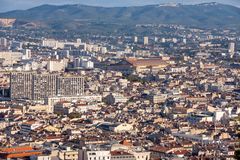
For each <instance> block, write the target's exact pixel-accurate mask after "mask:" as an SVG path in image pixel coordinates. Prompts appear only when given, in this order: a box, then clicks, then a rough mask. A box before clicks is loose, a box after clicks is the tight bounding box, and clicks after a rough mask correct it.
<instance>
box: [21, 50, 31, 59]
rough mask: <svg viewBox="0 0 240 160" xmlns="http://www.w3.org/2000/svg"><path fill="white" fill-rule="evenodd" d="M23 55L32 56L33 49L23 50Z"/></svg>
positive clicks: (28, 57)
mask: <svg viewBox="0 0 240 160" xmlns="http://www.w3.org/2000/svg"><path fill="white" fill-rule="evenodd" d="M23 54H24V55H23V56H24V59H30V58H31V55H32V54H31V50H30V49H24V50H23Z"/></svg>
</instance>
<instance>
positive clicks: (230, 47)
mask: <svg viewBox="0 0 240 160" xmlns="http://www.w3.org/2000/svg"><path fill="white" fill-rule="evenodd" d="M228 53H229V55H230V56H231V57H233V56H234V53H235V43H234V42H230V43H229V45H228Z"/></svg>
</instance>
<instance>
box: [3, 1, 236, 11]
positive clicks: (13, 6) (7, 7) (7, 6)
mask: <svg viewBox="0 0 240 160" xmlns="http://www.w3.org/2000/svg"><path fill="white" fill-rule="evenodd" d="M0 2H1V6H0V12H6V11H11V10H22V9H29V8H32V7H36V6H39V5H43V4H53V5H63V4H85V5H93V6H106V7H115V6H139V5H149V4H161V3H183V4H197V3H207V2H218V3H223V4H229V5H233V6H237V7H240V1H238V0H195V1H194V2H193V1H191V0H170V1H169V0H148V1H146V0H124V2H123V1H122V0H115V1H110V0H89V1H87V2H86V1H83V0H68V1H65V0H24V1H16V0H0Z"/></svg>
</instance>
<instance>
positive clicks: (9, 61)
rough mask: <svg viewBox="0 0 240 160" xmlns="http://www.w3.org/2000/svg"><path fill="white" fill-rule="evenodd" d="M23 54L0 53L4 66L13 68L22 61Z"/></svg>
mask: <svg viewBox="0 0 240 160" xmlns="http://www.w3.org/2000/svg"><path fill="white" fill-rule="evenodd" d="M22 56H23V54H22V53H21V52H0V59H2V65H3V66H12V65H13V64H15V63H17V62H18V61H20V60H21V59H22Z"/></svg>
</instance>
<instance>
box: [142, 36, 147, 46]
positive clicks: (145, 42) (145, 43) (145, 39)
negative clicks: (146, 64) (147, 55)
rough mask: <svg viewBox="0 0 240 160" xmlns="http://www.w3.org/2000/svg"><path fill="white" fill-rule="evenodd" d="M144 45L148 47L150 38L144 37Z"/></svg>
mask: <svg viewBox="0 0 240 160" xmlns="http://www.w3.org/2000/svg"><path fill="white" fill-rule="evenodd" d="M143 44H144V45H148V37H144V38H143Z"/></svg>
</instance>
